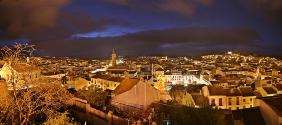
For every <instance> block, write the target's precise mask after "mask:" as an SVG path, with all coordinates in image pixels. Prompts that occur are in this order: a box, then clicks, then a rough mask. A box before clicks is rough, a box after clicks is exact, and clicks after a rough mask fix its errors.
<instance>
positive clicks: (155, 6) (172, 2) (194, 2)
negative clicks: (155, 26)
mask: <svg viewBox="0 0 282 125" xmlns="http://www.w3.org/2000/svg"><path fill="white" fill-rule="evenodd" d="M105 1H106V2H110V3H112V4H116V5H122V6H127V7H130V8H132V9H143V10H149V11H156V12H172V13H178V14H181V15H185V16H191V15H193V14H195V12H196V11H197V9H198V8H199V7H200V6H209V5H211V4H212V3H213V1H214V0H105Z"/></svg>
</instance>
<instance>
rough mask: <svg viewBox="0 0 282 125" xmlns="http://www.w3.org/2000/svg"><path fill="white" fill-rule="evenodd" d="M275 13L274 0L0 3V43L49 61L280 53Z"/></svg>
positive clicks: (279, 20) (281, 3)
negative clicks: (21, 46)
mask: <svg viewBox="0 0 282 125" xmlns="http://www.w3.org/2000/svg"><path fill="white" fill-rule="evenodd" d="M281 13H282V0H0V41H1V43H0V44H1V45H6V44H11V43H13V42H30V43H33V44H35V45H37V47H38V50H39V53H40V54H43V55H49V56H76V57H108V56H109V54H110V53H111V50H112V48H116V49H117V51H118V53H119V54H120V55H123V56H140V55H168V56H183V55H187V56H196V55H201V54H207V53H218V52H224V51H228V50H232V51H236V52H242V53H255V54H258V55H270V56H281V55H282V40H281V39H282V15H281Z"/></svg>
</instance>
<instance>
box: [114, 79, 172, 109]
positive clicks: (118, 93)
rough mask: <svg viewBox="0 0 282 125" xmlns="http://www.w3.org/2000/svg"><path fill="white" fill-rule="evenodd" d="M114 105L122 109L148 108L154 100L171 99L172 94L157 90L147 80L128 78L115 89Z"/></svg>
mask: <svg viewBox="0 0 282 125" xmlns="http://www.w3.org/2000/svg"><path fill="white" fill-rule="evenodd" d="M114 95H115V96H114V97H113V98H112V101H111V103H112V105H115V106H116V107H119V108H121V109H138V110H142V109H145V108H147V106H149V105H150V104H152V103H153V102H159V101H161V100H163V101H166V100H169V99H171V98H170V96H169V95H168V94H167V93H165V92H161V91H159V90H157V89H156V88H154V87H153V86H151V84H150V83H148V82H147V81H145V80H142V79H141V80H140V79H134V78H126V79H125V80H123V81H122V82H121V84H120V85H119V86H118V87H117V88H116V89H115V90H114Z"/></svg>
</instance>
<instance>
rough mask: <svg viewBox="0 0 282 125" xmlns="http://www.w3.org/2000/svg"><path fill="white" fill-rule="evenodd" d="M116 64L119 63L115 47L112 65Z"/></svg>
mask: <svg viewBox="0 0 282 125" xmlns="http://www.w3.org/2000/svg"><path fill="white" fill-rule="evenodd" d="M116 64H117V54H116V51H115V49H114V48H113V51H112V58H111V65H112V66H116Z"/></svg>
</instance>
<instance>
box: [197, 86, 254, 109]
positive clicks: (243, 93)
mask: <svg viewBox="0 0 282 125" xmlns="http://www.w3.org/2000/svg"><path fill="white" fill-rule="evenodd" d="M202 93H203V95H204V96H205V97H207V98H208V99H209V104H210V105H211V106H213V107H217V108H219V109H229V110H238V109H245V108H251V107H255V106H257V104H256V95H255V94H254V92H253V90H252V88H251V87H240V88H232V89H231V88H223V87H216V86H204V87H203V88H202Z"/></svg>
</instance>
